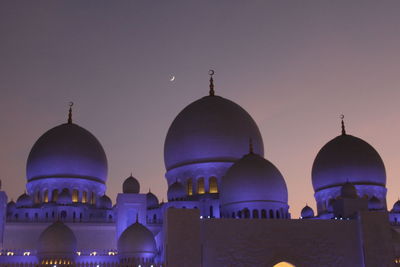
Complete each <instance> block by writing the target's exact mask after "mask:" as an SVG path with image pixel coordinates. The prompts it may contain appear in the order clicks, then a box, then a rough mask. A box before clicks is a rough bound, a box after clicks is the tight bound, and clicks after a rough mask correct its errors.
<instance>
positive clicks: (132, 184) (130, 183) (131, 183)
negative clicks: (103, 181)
mask: <svg viewBox="0 0 400 267" xmlns="http://www.w3.org/2000/svg"><path fill="white" fill-rule="evenodd" d="M122 192H123V193H124V194H139V192H140V184H139V182H138V180H136V178H134V177H133V176H132V174H131V175H130V176H129V177H128V178H126V179H125V181H124V183H123V184H122Z"/></svg>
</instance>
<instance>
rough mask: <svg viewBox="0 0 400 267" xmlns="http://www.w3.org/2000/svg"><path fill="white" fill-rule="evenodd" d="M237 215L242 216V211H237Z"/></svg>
mask: <svg viewBox="0 0 400 267" xmlns="http://www.w3.org/2000/svg"><path fill="white" fill-rule="evenodd" d="M237 216H238V217H239V218H242V211H241V210H239V211H238V213H237Z"/></svg>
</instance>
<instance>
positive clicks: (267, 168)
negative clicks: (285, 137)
mask: <svg viewBox="0 0 400 267" xmlns="http://www.w3.org/2000/svg"><path fill="white" fill-rule="evenodd" d="M220 199H221V205H226V204H231V203H240V202H252V201H271V202H279V203H284V204H287V202H288V192H287V188H286V183H285V180H284V178H283V176H282V174H281V173H280V172H279V170H278V169H277V168H276V167H275V166H274V165H273V164H272V163H271V162H269V161H268V160H266V159H264V158H263V157H261V156H260V155H257V154H253V153H250V154H247V155H245V156H244V157H242V158H241V159H240V160H238V161H237V162H236V163H234V164H233V165H232V166H231V167H230V168H229V169H228V171H227V172H226V174H225V176H224V177H223V178H222V183H221V192H220Z"/></svg>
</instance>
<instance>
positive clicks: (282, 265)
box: [273, 261, 296, 267]
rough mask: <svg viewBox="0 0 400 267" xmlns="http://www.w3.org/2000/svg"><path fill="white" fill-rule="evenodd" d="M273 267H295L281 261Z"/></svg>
mask: <svg viewBox="0 0 400 267" xmlns="http://www.w3.org/2000/svg"><path fill="white" fill-rule="evenodd" d="M273 267H296V266H295V265H293V264H291V263H289V262H286V261H281V262H279V263H277V264H275V265H274V266H273Z"/></svg>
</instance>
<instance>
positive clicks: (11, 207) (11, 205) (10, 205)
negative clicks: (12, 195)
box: [7, 200, 16, 211]
mask: <svg viewBox="0 0 400 267" xmlns="http://www.w3.org/2000/svg"><path fill="white" fill-rule="evenodd" d="M15 208H16V206H15V202H14V201H12V200H11V201H10V202H8V203H7V210H8V211H13V210H15Z"/></svg>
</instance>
